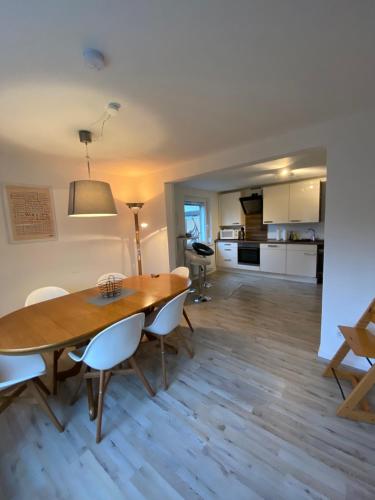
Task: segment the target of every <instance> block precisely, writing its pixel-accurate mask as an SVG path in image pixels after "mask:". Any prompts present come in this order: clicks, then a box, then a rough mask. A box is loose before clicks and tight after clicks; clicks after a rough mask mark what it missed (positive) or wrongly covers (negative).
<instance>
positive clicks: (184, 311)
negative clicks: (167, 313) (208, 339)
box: [182, 308, 194, 333]
mask: <svg viewBox="0 0 375 500" xmlns="http://www.w3.org/2000/svg"><path fill="white" fill-rule="evenodd" d="M182 312H183V315H184V318H185V319H186V323H187V324H188V325H189V328H190V330H191V332H192V333H194V328H193V325H192V324H191V321H190V319H189V316H188V315H187V312H186V310H185V308H184V309H183V311H182Z"/></svg>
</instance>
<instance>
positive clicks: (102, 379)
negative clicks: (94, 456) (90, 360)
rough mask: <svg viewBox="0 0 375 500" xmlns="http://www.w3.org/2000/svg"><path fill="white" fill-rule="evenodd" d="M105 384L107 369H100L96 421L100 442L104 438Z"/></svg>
mask: <svg viewBox="0 0 375 500" xmlns="http://www.w3.org/2000/svg"><path fill="white" fill-rule="evenodd" d="M104 385H105V371H104V370H100V377H99V397H98V417H97V422H96V442H97V443H100V440H101V438H102V417H103V400H104Z"/></svg>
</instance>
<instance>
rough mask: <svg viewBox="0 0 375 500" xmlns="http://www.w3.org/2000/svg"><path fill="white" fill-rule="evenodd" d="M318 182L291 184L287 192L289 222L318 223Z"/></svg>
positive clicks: (317, 180) (315, 180)
mask: <svg viewBox="0 0 375 500" xmlns="http://www.w3.org/2000/svg"><path fill="white" fill-rule="evenodd" d="M319 215H320V180H319V179H312V180H308V181H299V182H292V183H291V184H290V192H289V222H319Z"/></svg>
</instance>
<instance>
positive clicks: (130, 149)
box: [0, 0, 375, 175]
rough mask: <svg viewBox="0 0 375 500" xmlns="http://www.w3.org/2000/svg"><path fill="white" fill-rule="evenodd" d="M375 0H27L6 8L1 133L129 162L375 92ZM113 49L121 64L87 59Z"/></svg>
mask: <svg viewBox="0 0 375 500" xmlns="http://www.w3.org/2000/svg"><path fill="white" fill-rule="evenodd" d="M374 21H375V2H374V1H373V0H361V1H360V2H355V1H353V0H314V1H311V0H283V1H280V0H236V1H232V2H231V1H228V0H188V1H183V0H180V1H179V0H159V1H157V2H156V1H155V2H150V1H149V0H137V1H134V0H107V1H104V0H101V1H99V0H79V1H76V2H70V1H65V2H64V1H61V0H49V1H48V2H46V1H45V0H33V1H32V2H31V1H30V0H17V1H13V2H2V5H1V15H0V46H1V59H0V62H1V81H0V113H1V120H0V140H2V141H10V142H13V143H15V144H20V145H24V146H26V147H28V148H32V149H34V150H36V151H40V152H43V153H44V152H45V153H50V152H53V153H56V154H58V155H63V156H70V157H73V158H77V159H78V158H80V157H81V156H82V146H81V145H80V144H79V142H78V140H77V137H76V132H77V130H78V129H79V128H85V127H90V125H91V124H92V123H93V122H94V121H95V120H97V119H98V117H99V116H100V115H101V114H102V111H103V108H104V106H105V105H106V104H107V103H108V102H110V101H113V100H115V101H119V102H120V103H122V104H123V106H124V107H123V109H122V110H121V112H120V115H119V116H118V117H117V118H115V119H113V120H111V121H110V122H109V123H108V124H107V125H106V129H105V135H104V138H103V139H102V140H101V141H99V142H97V143H95V144H93V147H92V150H91V153H92V156H93V157H94V159H97V160H98V161H100V162H101V164H102V165H103V166H105V167H106V168H108V169H112V170H116V171H120V172H123V173H126V174H129V175H138V174H142V173H145V172H147V171H150V170H155V169H161V168H165V167H166V166H168V165H169V164H171V163H175V162H177V161H182V160H188V159H191V158H193V157H198V156H201V155H204V154H208V153H210V152H212V151H217V150H222V149H225V148H228V147H233V146H236V145H238V144H242V143H245V142H250V141H251V140H253V139H255V138H259V137H265V136H268V135H270V134H274V133H280V132H283V131H285V130H288V129H291V128H295V127H299V126H304V125H307V124H309V123H312V122H316V121H321V120H324V119H328V118H332V117H334V116H337V115H341V114H346V113H351V112H353V111H355V110H359V109H362V108H367V107H369V106H370V105H373V103H374V101H373V95H374V90H373V89H374V87H375V64H374V46H375V30H374ZM85 47H94V48H97V49H100V50H101V51H102V52H103V53H104V55H105V56H106V59H107V66H106V68H104V69H103V70H102V71H100V72H97V71H95V70H90V69H89V68H87V67H86V66H85V65H84V63H83V60H82V50H83V49H84V48H85Z"/></svg>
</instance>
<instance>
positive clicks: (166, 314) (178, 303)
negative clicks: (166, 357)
mask: <svg viewBox="0 0 375 500" xmlns="http://www.w3.org/2000/svg"><path fill="white" fill-rule="evenodd" d="M188 293H189V290H185V291H184V292H182V293H180V295H177V297H175V298H174V299H172V300H170V301H169V302H167V303H166V304H165V305H164V306H163V307H162V308H161V309H160V311H159V312H158V314H157V315H156V318H155V319H154V321H153V322H152V324H151V325H149V326H147V331H149V332H151V333H156V334H158V335H167V334H168V333H170V332H172V331H173V330H174V329H175V328H177V327H178V325H179V324H180V322H181V317H182V311H183V308H184V302H185V299H186V296H187V294H188Z"/></svg>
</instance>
